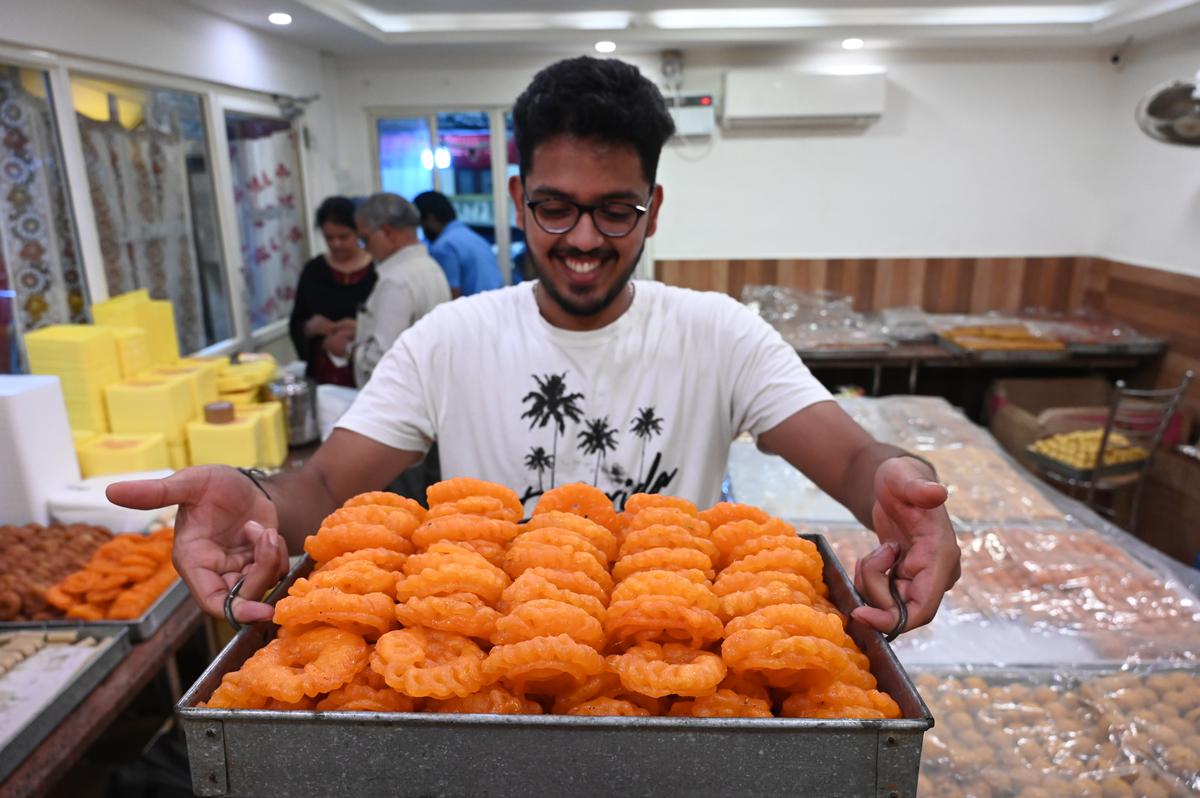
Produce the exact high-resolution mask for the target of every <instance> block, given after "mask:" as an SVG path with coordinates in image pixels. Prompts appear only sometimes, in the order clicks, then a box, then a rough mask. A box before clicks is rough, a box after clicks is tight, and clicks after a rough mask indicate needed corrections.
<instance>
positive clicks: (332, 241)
mask: <svg viewBox="0 0 1200 798" xmlns="http://www.w3.org/2000/svg"><path fill="white" fill-rule="evenodd" d="M321 234H322V235H323V236H325V246H326V248H327V249H328V250H329V254H330V256H331V257H332V258H333V259H334V260H336V261H346V260H350V259H351V258H353V257H354V256H355V253H356V252H358V233H357V232H356V231H355V230H354V229H353V228H350V227H346V225H344V224H338V223H337V222H326V223H325V224H323V225H321Z"/></svg>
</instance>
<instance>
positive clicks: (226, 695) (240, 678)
mask: <svg viewBox="0 0 1200 798" xmlns="http://www.w3.org/2000/svg"><path fill="white" fill-rule="evenodd" d="M269 700H270V699H269V698H267V696H265V695H263V694H262V693H260V692H258V691H257V690H255V689H254V688H252V687H251V686H250V685H249V684H247V683H246V676H245V674H243V673H242V672H241V671H231V672H229V673H227V674H225V675H224V676H223V677H222V678H221V684H220V685H219V686H218V687H217V689H216V690H213V694H212V695H211V696H210V697H209V699H208V701H207V702H205V703H202V704H200V706H203V707H208V708H209V709H266V706H267V702H268V701H269Z"/></svg>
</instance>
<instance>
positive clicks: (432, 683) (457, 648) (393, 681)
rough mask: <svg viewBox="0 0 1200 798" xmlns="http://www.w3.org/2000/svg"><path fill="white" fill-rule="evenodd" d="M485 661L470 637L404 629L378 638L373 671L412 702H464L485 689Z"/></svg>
mask: <svg viewBox="0 0 1200 798" xmlns="http://www.w3.org/2000/svg"><path fill="white" fill-rule="evenodd" d="M483 658H484V653H483V650H482V649H480V648H479V646H478V645H476V643H475V642H474V641H473V640H471V639H470V638H468V637H464V636H462V635H456V634H452V633H449V632H438V631H434V630H431V629H401V630H400V631H397V632H388V633H387V634H386V635H384V636H383V637H381V638H379V642H378V643H376V644H375V653H373V654H372V655H371V669H372V670H374V671H375V672H376V673H378V674H380V675H382V676H383V679H384V681H386V682H387V683H388V685H389V686H390V687H392V688H393V689H394V690H398V691H400V692H401V693H404V694H405V695H407V696H412V697H413V698H450V697H452V696H458V697H459V698H463V697H465V696H468V695H470V694H471V693H475V692H478V691H479V690H480V689H481V688H482V687H483V686H484V684H485V682H484V677H483V671H482V669H481V664H482V662H483Z"/></svg>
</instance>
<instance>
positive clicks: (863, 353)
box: [796, 346, 893, 361]
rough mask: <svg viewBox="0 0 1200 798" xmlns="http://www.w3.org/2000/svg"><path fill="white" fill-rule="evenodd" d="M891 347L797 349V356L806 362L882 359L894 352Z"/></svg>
mask: <svg viewBox="0 0 1200 798" xmlns="http://www.w3.org/2000/svg"><path fill="white" fill-rule="evenodd" d="M892 349H893V347H891V346H876V347H862V348H858V349H856V348H852V347H847V348H843V349H839V348H836V347H834V348H830V349H799V348H797V349H796V354H798V355H800V358H801V359H802V360H805V361H809V360H868V359H870V358H873V357H882V356H883V355H886V354H889V353H890V352H891V351H892Z"/></svg>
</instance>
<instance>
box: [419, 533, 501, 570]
mask: <svg viewBox="0 0 1200 798" xmlns="http://www.w3.org/2000/svg"><path fill="white" fill-rule="evenodd" d="M451 563H454V564H457V565H469V566H471V567H473V568H482V569H484V570H485V571H487V570H490V569H492V568H495V567H496V566H494V565H492V564H491V563H490V562H488V560H487V558H486V557H484V556H483V555H482V554H480V553H479V552H477V551H475V550H474V549H472V548H471V547H470V546H467V545H465V544H463V543H462V542H460V541H454V542H451V541H449V540H439V541H438V542H437V543H434V544H433V545H432V546H430V547H429V548H427V549H426V550H425V551H423V552H421V553H420V554H414V555H412V556H411V557H409V558H408V560H407V561H405V563H404V567H403V568H402V569H401V570H402V571H403V572H404V575H405V576H413V575H415V574H419V573H421V572H422V571H424V570H425V569H427V568H435V569H436V568H441V567H442V566H444V565H449V564H451Z"/></svg>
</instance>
